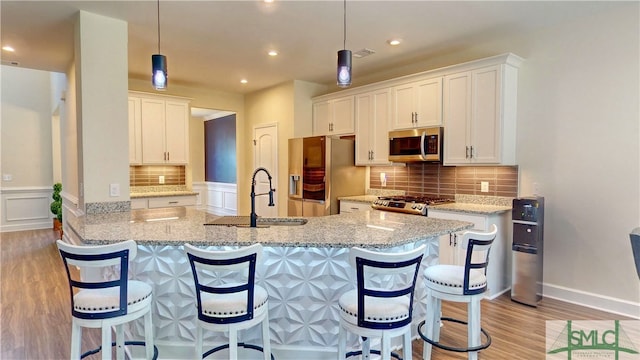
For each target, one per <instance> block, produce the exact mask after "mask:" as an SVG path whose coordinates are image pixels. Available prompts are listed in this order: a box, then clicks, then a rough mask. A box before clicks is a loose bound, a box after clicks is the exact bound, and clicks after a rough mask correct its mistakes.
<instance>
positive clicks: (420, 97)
mask: <svg viewBox="0 0 640 360" xmlns="http://www.w3.org/2000/svg"><path fill="white" fill-rule="evenodd" d="M392 98H393V116H392V118H393V126H392V127H393V129H395V130H399V129H410V128H414V127H426V126H440V125H442V77H435V78H430V79H425V80H419V81H414V82H410V83H407V84H402V85H398V86H394V87H393V88H392Z"/></svg>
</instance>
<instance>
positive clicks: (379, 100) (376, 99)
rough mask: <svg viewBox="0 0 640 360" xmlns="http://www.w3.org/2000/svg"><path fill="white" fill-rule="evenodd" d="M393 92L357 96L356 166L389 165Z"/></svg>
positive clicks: (385, 91) (376, 92)
mask: <svg viewBox="0 0 640 360" xmlns="http://www.w3.org/2000/svg"><path fill="white" fill-rule="evenodd" d="M390 99H391V92H390V91H389V89H380V90H376V91H372V92H368V93H365V94H360V95H356V160H355V164H356V165H389V164H390V162H389V115H390V114H391V108H390V105H391V102H390Z"/></svg>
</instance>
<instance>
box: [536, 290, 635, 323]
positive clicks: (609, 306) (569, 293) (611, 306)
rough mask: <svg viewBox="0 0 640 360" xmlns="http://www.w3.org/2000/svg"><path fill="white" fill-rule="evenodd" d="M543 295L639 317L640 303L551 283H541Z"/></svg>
mask: <svg viewBox="0 0 640 360" xmlns="http://www.w3.org/2000/svg"><path fill="white" fill-rule="evenodd" d="M543 296H544V297H548V298H552V299H557V300H561V301H565V302H568V303H571V304H576V305H580V306H585V307H588V308H592V309H596V310H601V311H606V312H610V313H613V314H618V315H623V316H627V317H630V318H634V319H640V303H634V302H632V301H627V300H622V299H617V298H614V297H610V296H604V295H599V294H594V293H590V292H586V291H582V290H577V289H571V288H567V287H564V286H558V285H553V284H547V283H544V284H543Z"/></svg>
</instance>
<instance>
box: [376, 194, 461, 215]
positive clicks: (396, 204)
mask: <svg viewBox="0 0 640 360" xmlns="http://www.w3.org/2000/svg"><path fill="white" fill-rule="evenodd" d="M452 202H455V200H453V199H448V198H440V197H429V196H380V197H378V199H376V200H374V201H373V203H372V204H371V207H372V208H374V209H376V210H383V211H392V212H400V213H405V214H413V215H422V216H427V207H428V206H430V205H439V204H446V203H452Z"/></svg>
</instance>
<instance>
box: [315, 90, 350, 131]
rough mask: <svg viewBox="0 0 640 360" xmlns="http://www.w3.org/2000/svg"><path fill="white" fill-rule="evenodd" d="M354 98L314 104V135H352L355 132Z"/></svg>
mask: <svg viewBox="0 0 640 360" xmlns="http://www.w3.org/2000/svg"><path fill="white" fill-rule="evenodd" d="M353 102H354V96H353V95H351V96H340V97H335V98H331V99H324V100H319V101H315V102H314V103H313V135H314V136H320V135H350V134H353V133H354V132H355V121H354V119H355V115H354V105H353Z"/></svg>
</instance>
